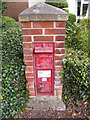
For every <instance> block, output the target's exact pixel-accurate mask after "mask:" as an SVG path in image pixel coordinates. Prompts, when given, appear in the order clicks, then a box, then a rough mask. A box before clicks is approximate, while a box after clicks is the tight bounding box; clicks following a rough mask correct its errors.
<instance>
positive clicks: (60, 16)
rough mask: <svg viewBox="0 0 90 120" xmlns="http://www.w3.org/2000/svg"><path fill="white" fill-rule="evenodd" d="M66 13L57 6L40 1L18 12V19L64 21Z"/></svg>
mask: <svg viewBox="0 0 90 120" xmlns="http://www.w3.org/2000/svg"><path fill="white" fill-rule="evenodd" d="M66 20H68V14H67V13H66V12H65V11H64V10H62V9H60V8H57V7H54V6H51V5H48V4H46V3H43V2H40V3H38V4H36V5H34V6H32V7H30V8H27V9H26V10H24V11H23V12H21V13H20V14H19V21H21V22H29V21H32V22H33V21H34V22H35V21H54V22H55V21H58V22H59V21H66Z"/></svg>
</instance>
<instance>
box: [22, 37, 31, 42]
mask: <svg viewBox="0 0 90 120" xmlns="http://www.w3.org/2000/svg"><path fill="white" fill-rule="evenodd" d="M22 38H23V42H31V41H32V39H31V36H23V37H22Z"/></svg>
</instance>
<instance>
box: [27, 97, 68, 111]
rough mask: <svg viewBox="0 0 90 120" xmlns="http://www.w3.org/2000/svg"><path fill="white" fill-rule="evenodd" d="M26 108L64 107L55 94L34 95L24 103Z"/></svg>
mask: <svg viewBox="0 0 90 120" xmlns="http://www.w3.org/2000/svg"><path fill="white" fill-rule="evenodd" d="M26 109H30V110H32V109H33V110H39V111H40V110H58V111H59V110H60V111H64V110H65V109H66V107H65V105H64V103H63V101H62V100H60V99H58V98H57V97H56V96H36V97H33V98H30V100H29V102H28V103H26Z"/></svg>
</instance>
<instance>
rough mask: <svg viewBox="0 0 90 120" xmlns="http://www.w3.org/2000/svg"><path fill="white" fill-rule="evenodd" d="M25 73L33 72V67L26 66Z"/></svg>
mask: <svg viewBox="0 0 90 120" xmlns="http://www.w3.org/2000/svg"><path fill="white" fill-rule="evenodd" d="M25 71H33V66H32V67H29V66H26V68H25Z"/></svg>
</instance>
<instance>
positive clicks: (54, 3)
mask: <svg viewBox="0 0 90 120" xmlns="http://www.w3.org/2000/svg"><path fill="white" fill-rule="evenodd" d="M45 3H47V4H49V5H52V6H55V7H58V8H65V7H68V3H67V2H45Z"/></svg>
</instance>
